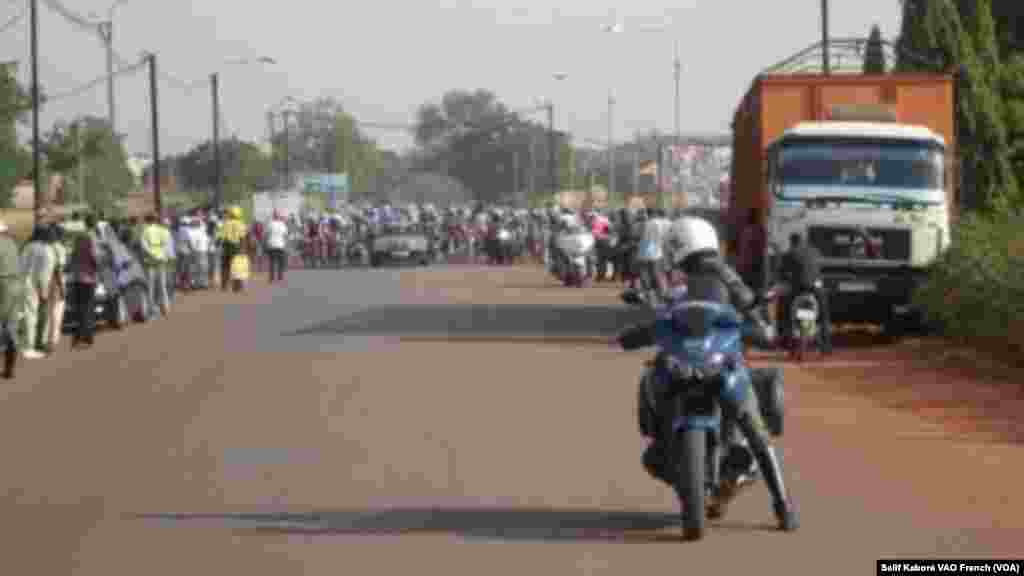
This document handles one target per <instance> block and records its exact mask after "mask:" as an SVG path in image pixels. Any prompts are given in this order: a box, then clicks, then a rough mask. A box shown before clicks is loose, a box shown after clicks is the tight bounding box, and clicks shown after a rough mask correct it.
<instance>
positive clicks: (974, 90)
mask: <svg viewBox="0 0 1024 576" xmlns="http://www.w3.org/2000/svg"><path fill="white" fill-rule="evenodd" d="M959 7H960V6H959V4H957V3H955V2H954V1H953V0H904V2H903V22H902V29H901V33H900V40H899V42H898V46H899V48H900V49H899V51H898V60H897V65H898V69H899V70H901V71H926V72H934V73H942V72H948V71H950V70H955V69H957V68H962V69H963V70H964V71H965V72H966V74H965V75H964V76H963V77H961V78H960V81H961V89H960V99H959V101H958V102H957V110H956V113H957V116H958V123H959V127H960V133H959V134H958V138H959V140H960V142H959V146H960V152H961V155H962V160H963V168H964V172H965V182H967V183H968V186H967V189H968V190H967V191H968V194H967V195H966V197H965V200H966V204H967V206H968V207H969V208H981V209H992V208H998V207H1002V206H1006V205H1007V204H1012V203H1016V202H1018V201H1019V197H1018V190H1019V188H1018V183H1017V177H1016V174H1015V173H1014V171H1013V164H1012V160H1011V148H1010V143H1009V139H1008V135H1007V131H1006V125H1005V119H1006V118H1005V113H1004V111H1005V106H1004V104H1003V99H1002V94H1001V92H1000V86H999V82H998V80H997V76H996V75H995V73H994V70H996V69H998V62H999V61H998V49H997V48H994V47H995V46H996V39H995V37H994V33H993V26H991V25H990V22H991V18H992V13H991V10H990V3H989V2H988V1H987V0H977V1H974V2H972V3H971V7H970V11H969V12H967V13H965V16H966V18H965V19H962V18H961V17H960V12H959V11H958V8H959ZM919 57H921V58H923V59H925V60H928V61H932V62H933V63H931V64H928V63H926V62H924V61H921V60H920V59H919Z"/></svg>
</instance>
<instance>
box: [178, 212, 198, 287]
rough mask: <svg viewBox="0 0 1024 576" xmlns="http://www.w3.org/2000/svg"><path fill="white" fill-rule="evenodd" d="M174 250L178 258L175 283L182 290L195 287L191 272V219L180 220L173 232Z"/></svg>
mask: <svg viewBox="0 0 1024 576" xmlns="http://www.w3.org/2000/svg"><path fill="white" fill-rule="evenodd" d="M174 250H175V252H176V254H177V256H178V259H177V262H176V267H177V270H176V271H175V272H176V273H177V276H178V277H177V278H176V280H177V283H178V285H179V286H181V287H182V289H184V290H192V289H194V288H195V287H196V283H195V279H194V278H193V277H192V272H193V271H194V270H195V268H196V267H195V256H196V255H195V253H194V252H193V251H192V219H191V218H189V217H188V216H186V217H184V218H182V219H181V223H180V225H179V226H178V227H177V228H176V229H175V230H174Z"/></svg>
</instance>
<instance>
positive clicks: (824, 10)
mask: <svg viewBox="0 0 1024 576" xmlns="http://www.w3.org/2000/svg"><path fill="white" fill-rule="evenodd" d="M828 36H829V34H828V0H821V71H822V73H823V74H825V75H826V76H829V75H831V74H832V63H831V62H830V61H829V60H830V59H829V46H828V43H829V39H828Z"/></svg>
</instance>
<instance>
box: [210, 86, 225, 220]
mask: <svg viewBox="0 0 1024 576" xmlns="http://www.w3.org/2000/svg"><path fill="white" fill-rule="evenodd" d="M219 84H220V75H219V74H217V73H216V72H214V73H213V74H210V98H212V101H213V178H214V180H213V207H214V208H215V209H217V208H220V207H221V204H222V203H223V202H224V172H223V168H222V166H221V163H220V97H219V96H220V87H219Z"/></svg>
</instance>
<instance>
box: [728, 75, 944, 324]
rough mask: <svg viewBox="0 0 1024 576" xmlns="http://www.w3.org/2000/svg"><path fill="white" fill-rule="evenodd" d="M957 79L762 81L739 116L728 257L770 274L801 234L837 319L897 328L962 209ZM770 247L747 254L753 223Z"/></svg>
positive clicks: (736, 119) (783, 78)
mask: <svg viewBox="0 0 1024 576" xmlns="http://www.w3.org/2000/svg"><path fill="white" fill-rule="evenodd" d="M954 92H955V79H954V76H953V75H951V74H950V75H934V74H888V75H859V74H858V75H854V74H849V75H847V74H836V75H829V76H825V75H819V74H778V75H761V76H758V77H757V78H756V79H755V80H754V82H753V84H752V86H751V88H750V90H749V91H748V92H747V93H746V95H745V96H744V97H743V100H742V102H741V103H740V105H739V107H738V109H737V110H736V114H735V116H734V119H733V161H732V168H731V175H730V176H731V184H732V194H731V198H730V202H729V207H728V221H729V223H730V226H729V233H728V246H729V251H730V255H731V256H732V257H734V258H737V259H739V260H740V261H747V260H751V259H753V260H754V261H755V262H760V263H762V264H763V265H764V269H765V270H768V271H769V273H770V271H771V270H772V269H773V267H774V264H775V263H777V258H778V256H779V255H780V254H781V253H782V252H784V251H785V250H786V249H787V248H788V245H789V237H790V236H791V235H792V234H794V233H795V234H800V235H801V236H802V237H803V238H804V239H805V240H807V241H809V242H811V243H812V244H814V245H815V246H816V247H817V248H818V250H819V251H821V253H822V255H823V256H824V261H823V275H824V277H825V281H826V287H827V289H828V293H829V296H830V301H831V302H832V308H833V318H834V319H835V320H836V321H856V322H877V323H883V324H885V325H887V326H890V327H893V326H896V325H903V323H902V322H896V321H897V320H900V319H902V317H903V316H904V315H905V314H906V313H908V312H912V310H910V308H909V302H910V294H911V291H912V289H913V287H914V285H915V283H916V282H917V280H918V279H919V278H920V277H921V275H922V274H923V273H924V271H925V269H926V268H927V266H928V265H929V264H930V263H931V262H933V261H934V260H935V258H936V257H937V256H938V255H939V254H940V253H941V251H942V250H944V249H945V247H946V246H948V242H949V224H950V219H951V217H952V216H953V211H954V208H955V206H956V205H957V192H956V186H955V184H956V183H957V172H958V171H957V169H956V163H955V159H956V158H957V151H956V140H955V130H956V127H955V123H954V103H955V93H954ZM752 218H753V220H755V221H756V224H758V225H760V226H763V227H765V228H766V229H767V235H768V240H769V242H768V250H767V251H766V252H767V253H761V254H744V253H743V252H744V248H743V246H741V245H740V244H741V242H740V239H741V236H742V233H743V230H744V229H745V227H746V226H749V225H750V222H751V220H752Z"/></svg>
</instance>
